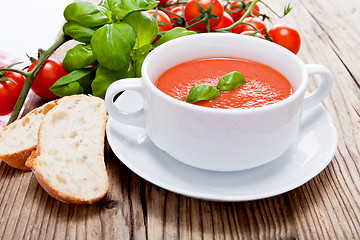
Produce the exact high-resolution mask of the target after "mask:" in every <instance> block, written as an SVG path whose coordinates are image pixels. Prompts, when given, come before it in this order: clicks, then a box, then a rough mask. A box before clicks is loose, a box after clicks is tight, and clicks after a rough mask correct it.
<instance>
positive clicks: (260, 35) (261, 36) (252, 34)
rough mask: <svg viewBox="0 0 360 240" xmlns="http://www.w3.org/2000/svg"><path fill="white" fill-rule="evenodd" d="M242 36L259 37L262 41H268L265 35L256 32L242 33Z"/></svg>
mask: <svg viewBox="0 0 360 240" xmlns="http://www.w3.org/2000/svg"><path fill="white" fill-rule="evenodd" d="M240 34H241V35H248V36H252V37H257V38H261V39H265V40H266V37H265V36H264V35H262V34H261V33H259V32H256V31H244V32H242V33H240Z"/></svg>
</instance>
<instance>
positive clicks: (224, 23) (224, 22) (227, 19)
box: [214, 12, 234, 29]
mask: <svg viewBox="0 0 360 240" xmlns="http://www.w3.org/2000/svg"><path fill="white" fill-rule="evenodd" d="M233 24H234V20H233V19H232V17H231V16H230V14H228V13H227V12H224V15H223V17H222V19H221V22H220V23H219V24H218V25H217V26H216V27H215V28H214V29H222V28H226V27H229V26H231V25H233Z"/></svg>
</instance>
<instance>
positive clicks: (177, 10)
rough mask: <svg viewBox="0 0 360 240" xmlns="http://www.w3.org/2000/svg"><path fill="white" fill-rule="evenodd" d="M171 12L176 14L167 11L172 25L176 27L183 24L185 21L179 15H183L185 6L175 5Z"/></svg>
mask: <svg viewBox="0 0 360 240" xmlns="http://www.w3.org/2000/svg"><path fill="white" fill-rule="evenodd" d="M171 12H172V13H174V14H171V13H167V15H168V16H169V18H170V21H171V23H172V27H173V28H174V27H179V26H182V25H183V21H182V20H181V18H180V17H179V16H183V8H182V6H177V7H174V8H173V9H171ZM175 14H176V15H175Z"/></svg>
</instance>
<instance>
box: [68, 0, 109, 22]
mask: <svg viewBox="0 0 360 240" xmlns="http://www.w3.org/2000/svg"><path fill="white" fill-rule="evenodd" d="M64 17H65V19H66V20H67V21H73V22H78V23H81V24H82V25H84V26H86V27H90V28H92V27H98V26H101V25H104V24H106V23H110V22H111V20H110V19H109V18H108V16H107V10H106V9H105V8H104V7H101V6H99V7H98V6H96V5H95V4H93V3H90V2H85V1H80V2H73V3H71V4H69V5H68V6H67V7H66V8H65V10H64Z"/></svg>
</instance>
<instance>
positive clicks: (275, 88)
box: [155, 58, 294, 109]
mask: <svg viewBox="0 0 360 240" xmlns="http://www.w3.org/2000/svg"><path fill="white" fill-rule="evenodd" d="M233 71H238V72H240V73H242V74H243V75H244V77H245V80H246V84H245V85H243V86H240V87H239V88H237V89H235V90H231V91H226V92H222V93H221V95H220V96H219V97H217V98H215V99H212V100H206V101H205V100H204V101H199V102H195V103H192V104H196V105H200V106H205V107H212V108H225V109H228V108H254V107H261V106H264V105H269V104H273V103H276V102H278V101H281V100H283V99H285V98H287V97H289V96H290V95H291V94H292V93H293V91H294V90H293V88H292V86H291V84H290V82H289V81H288V80H287V79H286V78H285V77H284V76H283V75H282V74H281V73H279V72H278V71H276V70H274V69H273V68H271V67H268V66H266V65H264V64H261V63H258V62H254V61H249V60H245V59H238V58H203V59H198V60H192V61H189V62H185V63H182V64H179V65H176V66H175V67H172V68H170V69H168V70H167V71H165V72H164V73H163V74H162V75H161V76H160V77H159V79H158V80H157V81H156V82H155V86H156V87H157V88H159V89H160V90H161V91H163V92H164V93H166V94H168V95H170V96H172V97H173V98H175V99H178V100H181V101H184V100H185V99H186V97H187V95H188V93H189V91H190V89H191V87H193V86H195V85H198V84H208V85H212V86H214V87H216V86H217V83H218V81H219V79H220V78H221V77H223V76H224V75H226V74H228V73H229V72H233Z"/></svg>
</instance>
